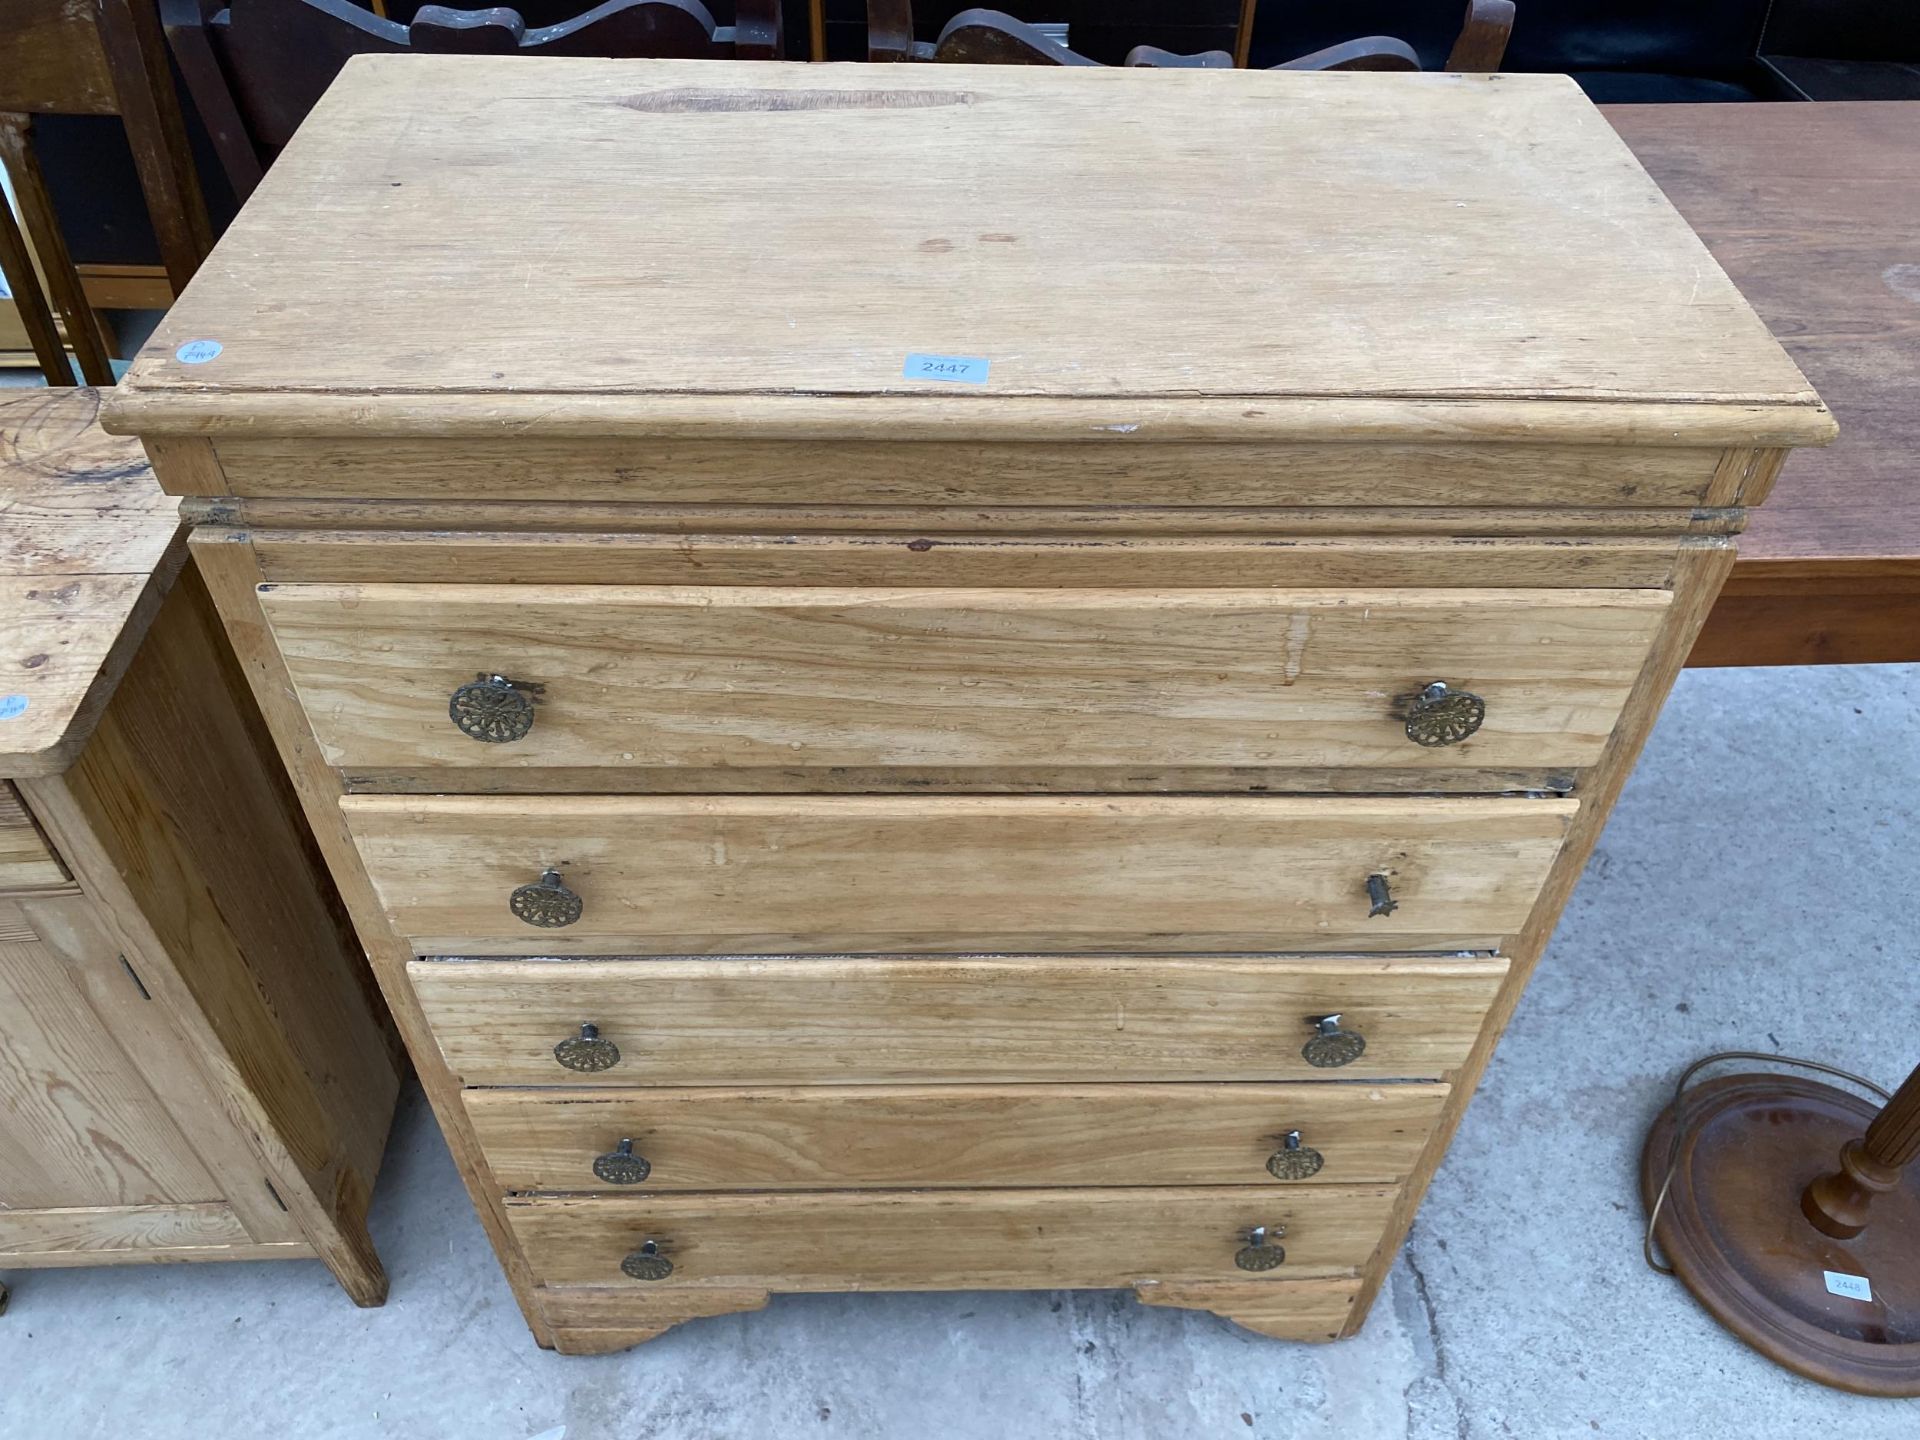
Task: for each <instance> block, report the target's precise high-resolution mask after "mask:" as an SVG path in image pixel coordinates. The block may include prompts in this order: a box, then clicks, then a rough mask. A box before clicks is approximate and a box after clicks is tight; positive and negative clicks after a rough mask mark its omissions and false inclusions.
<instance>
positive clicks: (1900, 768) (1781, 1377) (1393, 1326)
mask: <svg viewBox="0 0 1920 1440" xmlns="http://www.w3.org/2000/svg"><path fill="white" fill-rule="evenodd" d="M1917 714H1920V667H1893V666H1888V667H1871V668H1858V669H1829V670H1799V671H1795V670H1784V671H1720V672H1706V673H1695V674H1689V675H1687V676H1686V677H1685V678H1684V679H1683V680H1682V682H1681V684H1680V687H1679V690H1678V692H1677V693H1676V695H1675V697H1674V700H1673V702H1672V704H1671V705H1670V706H1669V708H1668V710H1667V713H1666V714H1665V716H1664V717H1663V718H1662V720H1661V722H1660V725H1659V728H1658V730H1657V732H1656V734H1655V735H1654V738H1653V741H1652V743H1651V745H1650V747H1649V751H1648V754H1647V757H1646V760H1645V763H1644V764H1643V765H1642V767H1641V769H1640V770H1639V772H1638V774H1637V775H1636V776H1635V778H1634V780H1633V783H1632V786H1631V788H1630V789H1629V791H1628V793H1627V796H1626V798H1625V800H1624V801H1623V803H1622V804H1621V806H1620V808H1619V810H1618V811H1617V812H1616V814H1615V817H1614V820H1613V823H1612V825H1611V827H1610V828H1609V829H1608V831H1607V834H1606V836H1605V838H1604V841H1603V843H1602V845H1601V848H1600V851H1599V853H1598V854H1597V856H1596V857H1595V859H1594V862H1593V865H1592V866H1591V868H1590V869H1589V871H1588V874H1587V875H1586V877H1585V879H1584V880H1583V881H1582V883H1581V886H1580V889H1579V892H1578V894H1577V895H1576V897H1575V899H1574V902H1573V904H1572V907H1571V909H1570V910H1569V912H1568V914H1567V917H1566V919H1565V921H1564V923H1563V924H1562V925H1561V927H1560V933H1559V935H1558V936H1557V937H1556V939H1555V941H1554V943H1553V946H1552V949H1551V952H1550V953H1549V955H1548V957H1547V959H1546V961H1545V962H1544V964H1543V967H1542V970H1541V972H1540V974H1539V976H1538V978H1537V979H1536V980H1535V983H1534V985H1533V988H1532V989H1531V991H1530V992H1529V993H1528V996H1527V998H1526V1001H1525V1004H1524V1005H1523V1006H1522V1008H1521V1011H1520V1014H1519V1016H1518V1019H1517V1021H1516V1023H1515V1024H1514V1026H1513V1029H1512V1031H1511V1032H1510V1034H1509V1036H1508V1039H1507V1041H1506V1043H1505V1045H1504V1046H1503V1047H1502V1049H1501V1051H1500V1053H1499V1055H1498V1057H1497V1058H1496V1060H1495V1062H1494V1065H1493V1069H1492V1073H1491V1074H1490V1075H1489V1077H1488V1080H1487V1083H1486V1085H1485V1087H1484V1088H1483V1089H1482V1091H1481V1093H1480V1095H1479V1097H1478V1098H1477V1099H1476V1101H1475V1103H1474V1105H1473V1108H1472V1110H1471V1111H1470V1112H1469V1114H1468V1117H1467V1120H1466V1123H1465V1126H1464V1129H1463V1131H1462V1133H1461V1135H1460V1138H1459V1141H1458V1143H1457V1144H1456V1145H1455V1147H1454V1149H1453V1151H1452V1153H1451V1155H1450V1156H1449V1158H1448V1160H1447V1162H1446V1165H1445V1167H1444V1169H1443V1170H1442V1171H1441V1173H1440V1175H1439V1177H1438V1179H1437V1180H1436V1182H1435V1184H1434V1187H1433V1190H1432V1192H1431V1194H1430V1196H1429V1198H1428V1200H1427V1204H1426V1207H1425V1209H1424V1210H1423V1211H1422V1213H1421V1216H1420V1219H1419V1221H1418V1223H1417V1225H1416V1227H1415V1230H1414V1235H1413V1239H1412V1242H1411V1244H1410V1245H1409V1247H1408V1249H1407V1251H1406V1253H1405V1254H1404V1255H1403V1256H1402V1258H1401V1260H1400V1263H1399V1265H1398V1267H1397V1269H1396V1270H1395V1272H1394V1275H1393V1280H1392V1284H1391V1287H1390V1289H1389V1291H1388V1293H1387V1294H1386V1295H1385V1296H1384V1297H1383V1299H1382V1302H1381V1304H1380V1305H1379V1306H1378V1307H1377V1308H1376V1310H1375V1312H1374V1314H1373V1317H1372V1319H1371V1320H1370V1321H1369V1323H1368V1325H1367V1328H1366V1330H1365V1331H1364V1333H1363V1334H1361V1335H1360V1336H1359V1337H1358V1338H1357V1339H1354V1340H1351V1341H1348V1342H1346V1343H1345V1344H1341V1345H1335V1346H1317V1347H1315V1346H1302V1345H1289V1344H1282V1343H1279V1342H1276V1341H1269V1340H1264V1339H1260V1338H1258V1337H1255V1336H1252V1335H1249V1334H1247V1333H1245V1332H1243V1331H1240V1330H1237V1329H1235V1328H1234V1327H1232V1326H1231V1325H1229V1324H1227V1323H1226V1322H1224V1321H1221V1320H1216V1319H1214V1318H1212V1317H1210V1316H1206V1315H1198V1314H1185V1313H1181V1312H1178V1311H1170V1310H1153V1309H1147V1308H1144V1307H1141V1306H1138V1305H1136V1304H1134V1303H1133V1302H1132V1301H1131V1300H1129V1299H1123V1298H1121V1297H1118V1296H1115V1295H1111V1294H1105V1293H1093V1294H1085V1293H1083V1294H1017V1295H989V1294H969V1295H922V1296H886V1295H874V1296H821V1297H786V1298H780V1299H776V1300H775V1301H774V1303H773V1304H772V1305H771V1306H770V1307H769V1308H768V1309H767V1310H766V1311H765V1312H763V1313H760V1314H755V1315H745V1316H733V1317H726V1318H721V1319H715V1320H708V1321H702V1322H698V1323H695V1324H692V1325H688V1326H685V1327H683V1328H681V1329H679V1330H676V1331H672V1332H669V1334H667V1335H666V1336H665V1337H663V1338H662V1339H660V1340H657V1341H655V1342H653V1343H652V1344H650V1345H646V1346H643V1347H641V1348H640V1349H638V1350H634V1351H631V1352H629V1353H627V1354H624V1355H616V1356H607V1357H596V1358H566V1357H561V1356H555V1355H549V1354H544V1353H542V1352H540V1351H539V1350H536V1349H535V1348H534V1346H533V1344H532V1343H531V1341H530V1340H529V1339H528V1337H527V1334H526V1331H525V1330H524V1329H523V1328H522V1326H521V1323H520V1320H519V1317H518V1315H517V1314H516V1312H515V1310H514V1306H513V1301H512V1298H511V1297H510V1296H509V1294H508V1292H507V1287H506V1285H505V1283H504V1282H503V1281H502V1279H501V1278H500V1274H499V1272H498V1270H497V1269H496V1267H495V1265H494V1263H493V1260H492V1257H491V1255H490V1254H489V1252H488V1250H487V1246H486V1243H485V1241H484V1240H483V1239H482V1237H481V1233H480V1229H479V1226H478V1224H477V1222H476V1221H475V1220H474V1219H473V1216H472V1214H471V1212H470V1210H469V1209H468V1206H467V1203H466V1200H465V1198H464V1196H463V1194H462V1192H461V1190H460V1187H459V1185H458V1183H457V1181H456V1179H455V1177H454V1173H453V1169H452V1166H451V1164H450V1162H449V1160H448V1158H447V1154H446V1150H445V1148H444V1147H443V1145H442V1144H441V1141H440V1138H439V1135H438V1132H437V1131H436V1129H435V1128H434V1125H433V1122H432V1119H431V1117H430V1116H428V1115H427V1114H426V1112H425V1111H424V1109H423V1108H422V1107H421V1106H420V1105H419V1104H418V1103H417V1102H414V1103H411V1104H410V1105H409V1107H408V1109H407V1111H406V1113H405V1114H404V1116H403V1118H402V1121H401V1123H400V1126H399V1128H398V1131H397V1134H396V1138H395V1141H394V1145H393V1151H392V1156H391V1159H390V1161H389V1165H388V1169H387V1172H386V1174H385V1175H384V1177H383V1178H382V1181H381V1190H380V1195H379V1201H378V1204H377V1206H376V1211H375V1216H374V1227H375V1234H376V1238H377V1240H378V1242H379V1245H380V1248H381V1251H382V1253H383V1254H384V1255H385V1256H386V1259H387V1262H388V1264H389V1266H390V1268H391V1270H392V1272H393V1299H392V1300H391V1302H390V1303H389V1304H388V1305H387V1306H386V1308H384V1309H382V1310H376V1311H357V1310H355V1309H353V1308H352V1307H351V1306H350V1305H348V1304H347V1302H346V1301H345V1300H344V1298H343V1297H342V1296H341V1295H340V1294H339V1292H337V1291H336V1290H334V1289H333V1288H332V1285H331V1283H330V1282H329V1281H328V1279H327V1278H326V1276H325V1275H324V1274H323V1273H322V1272H321V1271H320V1269H319V1268H318V1267H317V1266H315V1265H308V1264H300V1265H264V1264H255V1265H236V1266H198V1267H187V1266H178V1267H167V1268H154V1269H147V1270H140V1269H127V1270H95V1271H63V1272H38V1273H18V1274H15V1275H14V1276H12V1277H11V1278H12V1279H13V1281H14V1302H13V1308H12V1311H11V1313H9V1314H8V1315H6V1316H5V1317H4V1318H0V1435H4V1436H6V1437H9V1440H11V1437H16V1436H18V1437H36V1440H37V1437H57V1440H69V1437H71V1440H85V1437H94V1436H99V1437H108V1436H111V1437H115V1440H121V1437H135V1440H148V1437H151V1440H175V1437H179V1440H189V1437H190V1440H206V1437H228V1436H241V1435H246V1436H256V1435H271V1436H273V1437H275V1440H305V1437H323V1436H324V1437H347V1436H351V1437H360V1436H392V1437H407V1440H440V1437H448V1440H452V1437H459V1440H526V1437H540V1440H560V1437H562V1436H564V1437H565V1440H641V1437H666V1440H709V1437H746V1440H758V1437H766V1436H775V1435H778V1436H782V1437H791V1436H812V1435H818V1436H820V1437H823V1440H832V1437H888V1440H892V1437H904V1440H920V1437H934V1436H938V1437H982V1440H1003V1437H1072V1440H1083V1437H1134V1436H1143V1437H1155V1440H1158V1437H1188V1436H1192V1437H1207V1436H1224V1437H1242V1436H1246V1437H1300V1440H1308V1437H1314V1440H1319V1437H1336V1436H1337V1437H1343V1440H1496V1437H1506V1436H1520V1437H1528V1440H1535V1437H1563V1436H1564V1437H1588V1436H1593V1435H1604V1436H1615V1437H1622V1436H1624V1437H1656V1436H1657V1437H1663V1440H1664V1437H1681V1440H1686V1437H1696V1436H1697V1437H1708V1440H1718V1437H1739V1440H1772V1437H1790V1436H1791V1437H1800V1436H1824V1435H1837V1434H1841V1433H1845V1434H1847V1435H1848V1436H1850V1437H1852V1440H1880V1437H1887V1440H1893V1437H1899V1440H1911V1437H1914V1436H1916V1435H1920V1402H1916V1401H1875V1400H1864V1399H1859V1398H1855V1397H1852V1396H1847V1395H1841V1394H1837V1393H1835V1392H1832V1391H1827V1390H1823V1389H1820V1388H1819V1387H1817V1386H1814V1385H1811V1384H1809V1383H1807V1382H1805V1381H1802V1380H1799V1379H1796V1378H1795V1377H1793V1376H1791V1375H1789V1374H1787V1373H1785V1372H1784V1371H1780V1370H1777V1369H1775V1368H1774V1367H1772V1366H1771V1365H1769V1364H1768V1363H1767V1362H1766V1361H1764V1360H1762V1359H1760V1358H1759V1357H1757V1356H1755V1355H1753V1354H1751V1353H1749V1352H1748V1351H1747V1350H1745V1349H1743V1348H1742V1347H1741V1346H1740V1345H1738V1344H1737V1343H1736V1342H1734V1341H1732V1340H1730V1339H1729V1338H1727V1337H1726V1336H1725V1335H1724V1334H1722V1333H1721V1332H1720V1330H1719V1329H1718V1328H1717V1327H1716V1326H1715V1325H1714V1324H1713V1322H1712V1321H1711V1320H1709V1319H1708V1318H1707V1317H1706V1315H1705V1314H1704V1313H1703V1312H1702V1311H1700V1310H1699V1309H1698V1308H1697V1307H1696V1306H1695V1305H1694V1304H1693V1302H1692V1301H1691V1300H1690V1299H1689V1298H1688V1296H1687V1295H1686V1294H1685V1292H1684V1291H1682V1290H1681V1289H1680V1288H1679V1287H1678V1285H1677V1284H1676V1283H1675V1282H1673V1281H1670V1280H1664V1279H1661V1278H1659V1277H1658V1276H1655V1275H1653V1274H1651V1273H1650V1272H1648V1271H1647V1270H1646V1269H1645V1267H1644V1266H1643V1264H1642V1262H1641V1259H1640V1252H1639V1227H1640V1225H1641V1214H1640V1207H1639V1204H1638V1201H1637V1199H1636V1197H1635V1192H1634V1186H1633V1167H1634V1163H1635V1157H1636V1155H1637V1153H1638V1149H1639V1145H1640V1141H1641V1136H1642V1134H1643V1131H1644V1127H1645V1126H1646V1123H1647V1121H1648V1119H1649V1118H1650V1117H1651V1115H1652V1114H1653V1113H1654V1111H1655V1110H1656V1109H1657V1108H1658V1107H1659V1105H1660V1104H1661V1103H1662V1099H1663V1097H1664V1095H1665V1093H1666V1091H1667V1089H1668V1087H1669V1086H1670V1085H1671V1084H1672V1081H1673V1078H1674V1076H1675V1074H1676V1072H1677V1071H1678V1069H1679V1068H1680V1067H1681V1066H1682V1065H1684V1064H1685V1063H1686V1062H1687V1061H1689V1060H1691V1059H1693V1058H1694V1057H1696V1056H1698V1055H1700V1054H1702V1053H1704V1052H1706V1051H1709V1050H1714V1049H1720V1048H1727V1047H1746V1048H1755V1049H1768V1050H1771V1049H1774V1048H1776V1047H1777V1048H1778V1049H1779V1050H1781V1051H1784V1052H1787V1053H1793V1054H1802V1055H1809V1056H1814V1057H1821V1058H1826V1059H1829V1060H1832V1061H1835V1062H1837V1063H1840V1064H1844V1065H1847V1066H1850V1067H1853V1068H1856V1069H1859V1070H1861V1071H1863V1072H1865V1073H1867V1074H1869V1075H1873V1076H1875V1077H1877V1078H1879V1079H1881V1080H1882V1081H1883V1082H1886V1083H1891V1082H1893V1081H1895V1080H1897V1079H1898V1078H1899V1077H1900V1076H1901V1075H1903V1074H1904V1073H1905V1070H1906V1069H1907V1067H1909V1066H1911V1065H1912V1064H1913V1063H1914V1062H1915V1061H1916V1060H1920V1036H1916V1033H1915V1027H1914V1023H1913V1022H1914V1016H1915V1002H1916V1000H1917V999H1920V969H1916V966H1915V963H1914V961H1915V951H1916V948H1917V946H1916V941H1915V938H1914V936H1915V930H1914V927H1913V925H1912V923H1911V920H1910V918H1909V917H1908V915H1907V914H1906V913H1904V912H1905V907H1907V906H1910V905H1912V904H1913V903H1914V902H1915V899H1916V894H1917V893H1920V887H1917V886H1916V884H1915V881H1916V878H1917V873H1916V865H1915V859H1914V856H1915V848H1916V838H1920V837H1916V833H1915V826H1914V797H1915V795H1916V794H1920V720H1916V715H1917ZM1154 1239H1155V1237H1154V1236H1153V1235H1152V1234H1150V1233H1144V1232H1143V1233H1140V1234H1134V1235H1127V1234H1120V1235H1116V1236H1115V1237H1114V1243H1115V1244H1120V1245H1137V1246H1139V1247H1141V1248H1142V1249H1147V1250H1150V1249H1151V1248H1152V1246H1153V1244H1154ZM1843 1425H1844V1426H1845V1427H1846V1429H1845V1431H1844V1432H1843V1431H1842V1426H1843Z"/></svg>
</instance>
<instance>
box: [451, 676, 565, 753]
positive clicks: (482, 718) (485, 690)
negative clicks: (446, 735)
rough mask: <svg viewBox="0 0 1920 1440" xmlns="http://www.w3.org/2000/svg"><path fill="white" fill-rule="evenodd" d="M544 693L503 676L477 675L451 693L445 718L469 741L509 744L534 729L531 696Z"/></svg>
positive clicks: (543, 688)
mask: <svg viewBox="0 0 1920 1440" xmlns="http://www.w3.org/2000/svg"><path fill="white" fill-rule="evenodd" d="M545 690H546V686H544V685H529V684H527V683H526V682H525V681H522V680H509V679H508V678H507V677H506V676H504V675H487V674H481V675H476V676H474V677H473V679H471V680H469V681H468V682H467V683H466V684H465V685H462V686H461V687H460V688H459V689H458V690H456V691H454V692H453V695H452V698H450V699H449V700H448V701H447V718H448V719H450V720H452V721H453V723H454V724H455V725H456V726H457V727H458V728H459V731H460V733H461V734H462V735H465V736H466V737H467V738H468V739H469V740H479V741H483V742H485V743H486V744H488V745H510V744H512V743H513V742H514V741H515V740H524V739H526V738H527V732H528V731H529V730H531V729H533V697H534V696H535V695H539V694H541V693H543V692H544V691H545Z"/></svg>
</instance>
